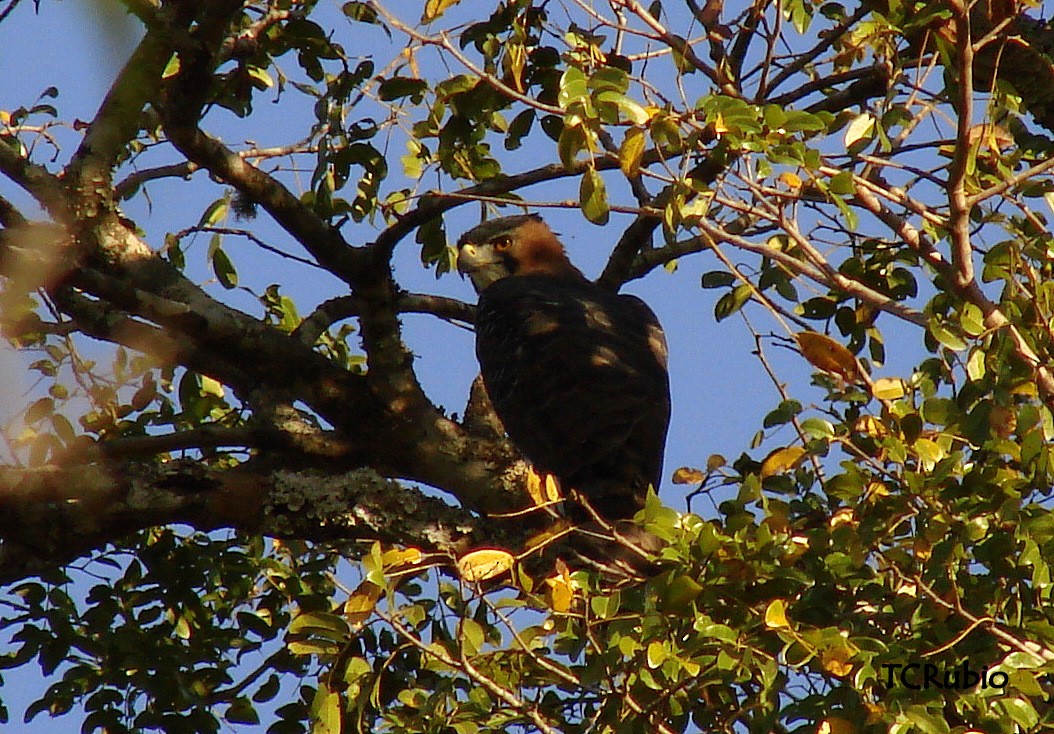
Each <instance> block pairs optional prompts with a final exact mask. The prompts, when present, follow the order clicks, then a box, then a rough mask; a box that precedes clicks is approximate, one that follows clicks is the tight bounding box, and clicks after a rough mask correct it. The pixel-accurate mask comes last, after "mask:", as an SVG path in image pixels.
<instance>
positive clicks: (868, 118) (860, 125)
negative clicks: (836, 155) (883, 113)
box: [845, 112, 875, 148]
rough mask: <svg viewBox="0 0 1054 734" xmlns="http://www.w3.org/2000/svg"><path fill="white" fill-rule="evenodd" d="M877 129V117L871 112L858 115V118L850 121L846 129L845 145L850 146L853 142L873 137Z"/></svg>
mask: <svg viewBox="0 0 1054 734" xmlns="http://www.w3.org/2000/svg"><path fill="white" fill-rule="evenodd" d="M874 129H875V118H874V117H873V116H872V115H871V113H870V112H864V113H863V114H860V115H857V116H856V119H855V120H853V121H852V122H850V123H849V127H847V128H846V129H845V147H846V148H849V147H851V146H852V145H853V143H855V142H857V141H859V140H863V139H864V138H869V137H871V134H872V132H874Z"/></svg>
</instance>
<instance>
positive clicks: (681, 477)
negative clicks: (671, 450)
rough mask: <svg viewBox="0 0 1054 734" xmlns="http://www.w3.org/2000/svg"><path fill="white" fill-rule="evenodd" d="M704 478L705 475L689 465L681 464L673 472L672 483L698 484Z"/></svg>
mask: <svg viewBox="0 0 1054 734" xmlns="http://www.w3.org/2000/svg"><path fill="white" fill-rule="evenodd" d="M704 479H706V475H705V474H703V472H702V471H700V470H699V469H696V468H694V467H691V466H682V467H680V468H679V469H677V470H676V471H674V473H673V483H674V484H698V483H699V482H701V481H703V480H704Z"/></svg>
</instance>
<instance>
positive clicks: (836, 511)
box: [0, 0, 1054, 734]
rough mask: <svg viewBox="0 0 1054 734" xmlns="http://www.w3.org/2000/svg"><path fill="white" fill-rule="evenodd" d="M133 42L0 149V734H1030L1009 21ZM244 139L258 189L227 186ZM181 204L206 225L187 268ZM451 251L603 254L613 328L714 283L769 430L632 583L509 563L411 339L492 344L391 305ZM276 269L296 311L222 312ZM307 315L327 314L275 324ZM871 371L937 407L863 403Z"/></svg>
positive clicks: (479, 480)
mask: <svg viewBox="0 0 1054 734" xmlns="http://www.w3.org/2000/svg"><path fill="white" fill-rule="evenodd" d="M121 5H122V6H123V11H126V12H127V13H128V14H129V15H130V17H131V18H133V19H134V21H135V22H136V23H137V24H138V26H139V27H141V34H142V35H141V40H140V41H139V42H138V44H137V45H136V47H135V49H134V51H133V52H132V54H131V56H130V58H128V60H127V63H126V64H125V65H124V66H123V67H122V68H121V70H120V71H119V73H118V74H117V75H116V77H115V78H114V79H113V80H112V84H111V86H110V88H109V91H108V93H107V94H106V95H105V98H103V99H101V100H99V102H98V108H97V112H96V113H95V114H94V116H93V117H92V118H91V119H90V120H87V121H83V120H79V119H78V120H70V119H65V118H64V117H63V116H62V114H61V112H60V110H61V103H62V100H63V85H64V84H66V85H68V84H72V83H75V79H66V80H56V84H55V86H53V87H49V88H47V89H44V90H42V91H40V92H39V95H38V96H36V97H33V96H32V95H30V98H27V99H19V100H14V99H9V98H8V99H4V100H3V105H4V107H3V109H0V174H2V176H3V180H4V181H5V182H6V184H9V186H7V187H6V189H0V225H2V230H0V276H2V279H3V280H2V283H3V291H2V301H0V314H2V327H3V330H4V335H5V337H6V338H7V339H8V340H10V341H11V342H12V343H13V344H14V345H16V346H17V347H19V348H20V349H21V350H23V352H24V354H25V355H27V357H28V359H26V360H25V363H24V364H25V365H26V369H27V370H28V371H29V372H30V373H32V374H34V375H36V376H37V378H38V379H39V383H38V388H37V389H35V390H33V391H31V393H30V397H29V398H28V399H27V400H26V404H25V405H24V406H22V409H21V410H20V411H19V414H18V415H17V416H15V417H14V418H12V419H11V420H10V421H9V422H8V423H7V424H6V425H5V426H4V428H3V431H2V435H3V438H4V439H5V447H6V448H5V450H4V453H3V466H0V488H2V491H0V511H2V513H3V517H4V521H3V522H2V523H0V540H2V545H0V580H2V581H3V582H4V583H5V584H7V587H6V591H5V592H4V595H3V597H2V599H3V604H4V610H5V611H4V617H3V621H2V623H0V624H2V627H3V629H4V630H5V632H6V634H7V638H6V639H7V640H8V642H9V643H10V645H9V649H10V651H9V652H8V653H7V654H6V656H4V657H0V665H2V667H3V668H6V669H9V670H10V671H11V674H18V673H19V672H20V671H21V669H23V668H26V667H27V666H31V665H36V666H39V669H40V670H41V671H42V673H43V676H44V677H45V678H46V679H47V680H48V682H49V685H48V687H47V689H46V690H45V691H44V692H43V693H42V694H41V695H40V697H39V699H38V700H37V701H36V702H35V703H33V704H32V705H31V706H30V707H29V709H28V710H27V711H26V712H24V716H25V718H26V719H32V718H34V717H36V716H38V715H42V714H45V713H46V714H50V715H52V716H58V715H62V714H66V713H68V712H71V711H73V712H75V713H74V714H73V715H74V716H76V717H77V718H78V721H82V722H83V728H82V730H83V731H105V732H111V733H112V732H127V731H164V732H211V731H219V730H221V729H224V728H233V729H235V730H238V729H240V728H243V726H242V725H244V728H245V729H248V728H249V727H252V726H255V725H257V724H260V725H262V726H266V727H267V730H268V731H270V732H274V734H285V733H286V732H289V733H292V732H301V731H306V730H311V731H313V732H318V733H319V734H323V733H325V734H330V733H335V732H344V731H347V732H350V731H399V732H457V734H473V733H474V732H477V731H486V730H493V731H502V730H511V731H521V730H522V731H541V732H584V731H620V732H622V731H625V732H636V731H642V732H643V731H660V732H664V733H665V732H681V731H698V730H701V731H727V732H732V731H750V732H772V731H805V732H823V733H830V732H833V733H835V734H846V733H848V732H880V731H887V732H893V733H894V734H899V733H900V732H909V731H910V732H914V731H919V732H926V734H944V733H946V732H967V731H971V732H972V731H984V732H1007V733H1010V732H1026V731H1041V730H1046V729H1049V728H1050V726H1051V725H1052V724H1054V710H1052V708H1051V706H1050V704H1049V703H1048V696H1049V691H1050V686H1051V677H1050V676H1051V673H1052V671H1054V650H1052V646H1054V624H1052V622H1054V618H1052V614H1054V612H1052V611H1051V604H1050V601H1051V590H1052V583H1051V571H1050V566H1051V563H1052V562H1054V520H1052V517H1051V514H1050V511H1049V509H1050V504H1051V500H1050V497H1051V487H1052V474H1054V466H1052V461H1051V450H1050V440H1051V438H1052V437H1054V415H1052V412H1051V409H1052V406H1054V373H1052V372H1051V370H1050V367H1049V365H1050V360H1051V355H1052V353H1054V328H1052V324H1054V281H1052V279H1051V277H1050V271H1051V261H1052V257H1054V254H1052V253H1054V238H1052V235H1051V233H1050V226H1049V221H1050V217H1049V214H1048V213H1047V210H1048V209H1049V208H1051V207H1054V181H1052V179H1051V177H1050V175H1049V171H1050V169H1052V168H1054V140H1052V138H1051V133H1052V131H1054V98H1052V96H1051V95H1052V94H1054V64H1052V59H1051V56H1050V54H1049V49H1051V48H1054V36H1052V31H1051V29H1050V28H1049V27H1048V25H1047V24H1046V23H1045V22H1044V21H1042V20H1038V19H1037V18H1036V17H1035V15H1036V13H1037V8H1036V7H1035V6H1036V5H1038V3H1033V2H1029V1H1028V0H1001V1H999V2H996V1H995V0H992V1H991V2H975V3H973V4H967V3H965V2H963V0H947V1H946V2H940V3H932V2H917V1H912V0H889V1H888V2H882V1H881V0H877V1H876V2H862V3H853V2H826V3H820V2H813V1H812V0H782V1H781V2H778V3H777V2H771V1H770V0H755V1H754V2H753V3H750V2H739V3H723V2H721V0H707V1H706V2H705V3H699V2H696V0H684V1H683V2H679V1H675V0H656V1H655V2H652V3H650V4H647V5H646V4H644V3H641V2H639V1H638V0H610V1H609V2H606V3H593V2H588V1H587V0H559V1H557V0H502V1H501V2H490V3H463V4H459V3H458V2H457V0H427V2H425V3H423V15H421V16H420V17H419V16H417V15H410V14H408V13H409V12H410V11H408V10H407V9H406V7H407V5H408V4H397V3H394V2H390V3H385V2H375V1H373V0H364V1H353V2H345V3H343V4H342V5H341V6H339V7H337V6H335V5H331V4H322V3H316V2H312V1H310V0H306V1H304V2H292V1H291V0H272V1H271V2H254V1H248V2H243V0H237V1H234V0H162V1H160V2H153V1H151V0H123V2H122V3H121ZM44 6H45V7H46V6H47V2H46V1H45V3H44ZM469 6H471V7H469ZM415 7H416V6H415ZM98 9H99V10H100V11H102V10H103V4H101V3H100V4H99V5H98ZM415 12H416V11H415ZM0 18H2V22H0V32H7V33H11V32H17V29H18V27H19V24H30V23H34V22H39V21H37V20H36V19H35V17H34V16H33V14H32V13H31V12H30V11H29V9H28V7H27V6H26V5H25V4H24V3H23V4H20V3H19V2H18V0H9V2H8V3H7V4H6V7H5V8H4V9H3V10H2V11H0ZM264 103H266V104H267V105H271V104H274V105H276V106H277V109H279V110H281V112H280V113H279V114H282V115H288V120H287V121H286V124H283V125H281V126H278V129H277V130H270V129H268V130H267V131H266V133H267V134H268V136H274V137H281V138H283V142H282V143H281V144H274V145H268V146H263V145H254V144H251V143H244V144H241V143H235V142H233V141H235V140H241V139H245V138H250V139H251V138H254V137H255V136H254V135H253V133H252V132H249V133H244V131H246V130H249V131H251V130H252V129H253V124H254V122H255V121H257V120H258V119H264V118H265V117H267V116H265V114H264V110H263V109H262V108H263V106H264ZM268 112H269V113H270V110H268ZM267 119H271V118H270V117H267ZM261 132H263V131H261ZM243 133H244V134H243ZM403 151H405V153H404V152H403ZM206 173H207V176H206V175H205V174H206ZM191 187H192V188H191ZM182 188H187V190H193V191H201V190H208V191H209V192H210V193H209V201H210V202H211V203H208V204H207V205H205V206H202V207H200V214H199V213H198V212H197V211H195V212H193V213H192V214H191V213H189V212H188V213H187V216H189V219H188V220H187V221H181V222H180V224H179V225H178V228H176V229H172V228H171V227H169V225H168V224H167V223H166V222H167V221H168V220H165V219H163V218H160V217H159V216H157V215H156V213H155V212H154V211H153V207H155V206H156V207H157V208H158V209H161V208H165V207H166V205H167V203H168V202H169V201H176V200H178V198H179V196H178V195H177V194H175V193H174V192H176V191H178V190H180V189H182ZM462 207H474V208H478V209H480V210H481V211H484V212H488V213H490V214H494V213H499V212H500V213H514V212H517V211H521V210H522V207H529V208H531V209H533V210H539V209H545V208H560V209H572V210H580V213H581V218H582V220H583V221H582V226H583V227H591V226H593V225H606V229H605V230H604V231H605V232H607V233H613V232H615V230H616V229H617V237H616V236H614V235H610V236H609V238H610V240H611V241H612V243H613V244H612V246H611V249H610V252H609V253H608V257H607V260H606V266H605V267H604V270H603V273H602V274H601V276H600V282H601V283H603V284H605V285H606V286H609V287H611V288H619V287H621V286H622V285H624V284H625V283H626V282H628V281H630V280H633V279H637V278H642V277H644V276H647V275H649V274H650V273H652V271H654V270H656V269H661V268H663V267H666V268H667V269H670V270H673V269H674V268H675V266H676V264H677V263H678V261H681V260H684V259H687V258H699V259H704V260H705V261H706V262H707V263H712V266H708V267H712V270H710V271H709V272H706V273H705V274H704V275H703V277H702V283H701V285H702V288H704V289H714V290H716V291H718V292H719V294H720V295H719V297H718V298H717V299H716V305H715V309H714V310H715V313H714V316H715V319H716V320H717V321H725V320H726V319H730V318H733V317H735V319H733V322H730V323H735V322H736V320H737V319H740V317H742V324H743V326H742V328H744V329H748V330H750V332H751V333H753V334H754V336H755V337H756V340H757V345H758V348H757V357H758V359H759V360H760V361H761V363H762V364H763V366H764V367H765V369H767V370H769V374H770V375H771V377H772V381H773V384H774V386H775V388H776V390H777V392H778V393H779V395H780V400H779V402H778V403H777V404H775V405H773V406H772V409H771V411H770V412H769V413H768V414H767V415H766V416H765V418H764V421H763V425H761V426H759V430H758V434H757V437H756V439H755V441H754V443H753V445H751V446H749V447H744V450H743V452H742V454H741V455H740V456H739V457H738V458H736V459H734V460H732V461H730V462H729V461H726V460H725V459H723V458H722V457H720V456H712V457H710V459H709V460H706V459H705V458H704V457H700V462H699V463H700V467H699V468H693V467H682V468H680V469H678V470H677V471H676V472H674V474H673V481H674V482H675V483H677V484H679V485H686V486H687V487H689V488H690V491H691V494H693V495H707V496H710V497H712V498H714V499H715V501H714V503H713V507H712V510H710V511H705V510H704V511H700V514H692V513H684V512H680V511H675V510H674V509H671V508H669V507H665V506H663V505H662V504H661V503H660V502H659V500H658V499H657V498H652V499H650V500H649V504H648V507H647V508H646V510H645V511H644V512H643V513H641V516H640V518H639V520H640V522H642V523H643V524H644V525H645V526H646V527H647V528H648V530H650V531H651V532H652V533H654V534H655V535H658V536H659V537H661V538H663V539H664V540H665V541H666V543H667V545H666V547H665V548H663V549H662V550H661V551H660V553H659V555H658V559H657V564H658V566H657V567H658V572H657V573H656V574H655V575H653V576H652V577H651V578H649V579H648V580H647V581H644V582H637V581H631V582H621V583H620V582H616V581H614V580H612V579H610V578H607V577H605V576H604V575H602V574H597V573H595V572H594V571H593V570H591V569H590V568H588V567H579V566H577V565H575V564H574V563H570V565H569V563H565V561H564V560H554V556H555V555H559V553H557V554H551V555H550V556H548V557H546V559H545V560H544V561H539V560H538V554H525V557H524V558H519V559H513V557H512V556H511V555H509V553H508V552H506V551H504V550H500V549H520V548H522V547H523V544H524V542H525V540H530V539H526V538H525V537H524V535H525V531H524V529H523V525H524V523H520V522H518V521H516V520H515V519H514V520H512V521H510V520H509V519H508V515H509V511H510V508H513V509H515V508H528V509H529V506H530V503H531V501H532V500H531V498H532V497H533V498H534V500H535V501H539V500H544V499H545V498H546V496H547V494H546V493H547V491H551V487H549V488H547V486H546V485H545V482H544V481H540V480H539V478H538V477H537V476H536V475H534V474H532V473H531V472H530V471H528V470H527V468H526V467H525V466H524V463H523V461H522V460H521V459H520V458H519V457H518V456H517V454H516V452H515V450H514V449H513V447H511V446H509V445H508V443H507V442H506V441H505V440H504V439H503V438H502V436H501V435H500V432H498V431H496V430H495V424H494V420H493V416H492V414H491V412H490V411H489V408H488V405H487V402H486V400H485V398H484V396H483V395H481V394H480V392H479V390H478V389H476V390H474V391H473V394H472V396H471V397H470V399H469V401H468V404H467V406H466V408H465V410H464V413H463V415H462V417H460V418H456V417H451V416H449V415H447V414H446V413H445V412H444V411H442V410H440V409H438V408H437V407H436V406H435V405H434V404H433V402H432V401H431V400H430V399H429V397H428V396H427V395H426V394H425V392H424V390H422V388H421V386H420V382H419V380H418V375H417V373H416V372H415V365H414V363H413V359H412V355H411V354H410V352H409V350H408V348H407V347H406V346H405V344H404V342H403V340H402V331H401V330H402V326H401V324H400V321H399V317H400V315H401V314H406V313H424V314H430V315H431V316H434V317H436V318H437V319H446V320H453V321H460V322H464V323H470V322H471V321H472V318H473V309H472V307H471V305H469V304H465V303H462V302H459V301H456V300H454V299H450V298H446V297H440V296H437V295H435V294H430V293H411V292H408V291H407V290H405V289H404V288H403V287H402V285H401V280H400V279H399V274H398V273H397V272H396V271H394V270H393V268H392V262H393V260H392V258H393V256H394V254H395V253H396V251H397V248H398V249H399V250H400V251H402V250H406V249H409V248H416V250H417V251H418V252H419V253H420V260H421V262H422V263H423V265H424V266H426V267H430V268H434V270H435V272H436V273H437V274H442V273H444V272H447V271H449V270H450V269H451V265H452V257H453V254H452V249H451V248H450V246H449V243H450V241H451V240H452V239H454V238H455V237H449V236H448V233H447V230H446V225H445V221H447V220H449V219H450V217H452V216H454V213H455V211H456V210H459V208H462ZM627 222H628V224H627ZM590 223H591V224H590ZM268 228H270V229H268ZM195 238H202V239H203V240H205V241H207V242H208V246H207V256H206V258H205V260H206V262H207V265H208V268H209V273H208V274H207V275H203V274H202V272H201V263H200V262H198V260H200V258H199V257H196V256H197V255H200V253H198V252H197V251H196V250H193V248H192V245H193V243H194V241H195ZM411 238H412V242H411V241H410V240H411ZM235 243H237V244H235ZM246 243H248V244H247V245H246ZM275 243H279V244H275ZM199 249H200V248H199ZM272 257H273V258H278V259H275V260H266V258H272ZM258 258H265V260H262V261H266V262H269V263H280V268H281V272H282V275H283V277H284V278H286V280H284V281H283V282H278V283H275V284H273V285H270V286H268V287H266V288H264V289H257V290H251V289H247V288H246V287H245V286H244V285H242V284H241V280H240V276H239V273H243V274H244V273H245V272H246V271H247V270H249V269H251V268H252V267H253V266H254V264H255V263H256V262H258ZM272 267H274V268H275V272H279V269H278V266H272ZM320 270H321V271H324V272H325V274H326V275H327V277H332V278H334V279H335V282H339V283H341V284H342V286H341V287H342V289H343V291H344V292H345V295H339V296H337V297H335V298H331V299H328V300H324V301H315V302H308V301H306V300H304V299H301V300H299V301H298V300H296V299H294V298H293V297H291V296H290V295H289V291H290V285H291V283H292V282H293V281H294V280H296V279H297V278H308V277H318V275H317V274H318V272H319V271H320ZM672 277H679V276H678V274H674V275H673V276H672ZM202 282H204V283H205V284H204V285H201V283H202ZM247 291H248V294H249V296H250V297H251V298H250V300H249V301H246V300H245V296H246V292H247ZM246 303H248V306H245V304H246ZM303 313H307V314H308V315H307V316H302V314H303ZM762 319H764V320H765V322H766V324H769V325H770V326H767V327H766V328H772V329H776V330H778V331H779V335H778V336H770V335H768V334H767V333H765V332H764V330H761V331H756V330H755V327H754V326H753V324H754V323H755V322H759V321H760V320H762ZM443 328H446V327H445V326H444V327H443ZM717 328H732V327H731V326H729V324H722V325H721V326H720V327H717ZM893 339H895V340H897V341H898V343H903V344H907V345H910V348H912V349H916V350H917V351H918V354H919V355H920V356H919V359H918V364H917V365H916V366H915V368H914V369H913V370H912V371H911V373H910V374H903V375H883V376H880V375H879V371H880V370H881V368H882V366H883V363H884V361H885V345H886V343H887V340H893ZM780 344H782V345H783V346H790V347H792V348H793V349H795V350H797V351H798V352H799V353H800V355H801V357H802V358H803V359H804V360H806V361H807V362H808V363H809V364H810V365H811V366H812V367H813V368H814V369H815V372H814V377H813V384H812V385H811V386H807V385H802V384H789V383H787V382H786V381H784V380H782V379H781V377H780V376H779V375H778V374H777V373H776V372H775V371H774V370H773V369H772V366H771V365H772V363H771V362H770V360H769V359H768V353H769V352H771V350H772V348H773V347H774V346H776V345H780ZM100 345H102V346H100ZM419 484H420V485H425V486H427V487H431V488H433V489H435V490H441V491H442V496H441V497H437V496H436V494H437V493H435V492H424V491H422V489H421V488H420V486H419ZM503 518H504V519H503ZM230 529H233V530H234V531H236V532H233V533H232V532H230ZM535 540H537V538H535ZM548 540H553V539H552V538H549V539H548ZM514 560H516V561H517V562H515V563H514V562H513V561H514ZM349 579H354V581H351V582H350V585H349ZM908 666H914V667H908ZM0 715H2V716H3V718H4V719H5V720H6V719H7V718H8V717H9V716H10V715H11V712H8V711H7V710H6V709H0ZM17 715H22V712H18V713H17Z"/></svg>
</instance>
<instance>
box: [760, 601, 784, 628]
mask: <svg viewBox="0 0 1054 734" xmlns="http://www.w3.org/2000/svg"><path fill="white" fill-rule="evenodd" d="M765 626H766V627H768V628H769V629H783V628H784V627H790V622H788V621H787V603H786V602H785V601H783V600H782V599H773V600H772V601H771V602H769V606H768V609H766V610H765Z"/></svg>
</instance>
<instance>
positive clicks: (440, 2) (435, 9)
mask: <svg viewBox="0 0 1054 734" xmlns="http://www.w3.org/2000/svg"><path fill="white" fill-rule="evenodd" d="M459 2H461V0H428V1H427V2H426V3H425V12H424V15H422V16H421V22H422V23H431V22H432V21H433V20H435V19H436V18H439V17H440V16H442V15H443V13H445V12H446V11H447V9H448V8H452V7H453V6H455V5H457V4H458V3H459Z"/></svg>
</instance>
